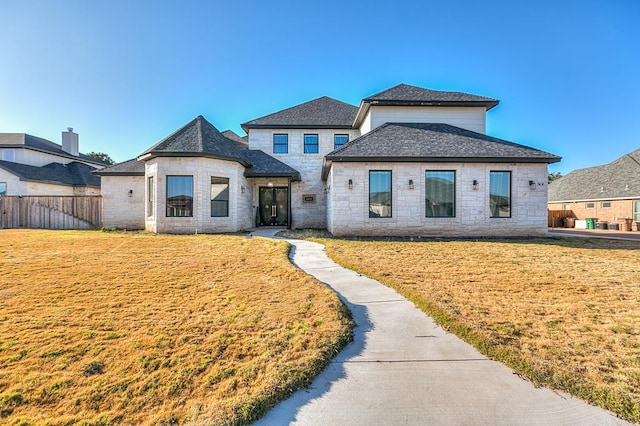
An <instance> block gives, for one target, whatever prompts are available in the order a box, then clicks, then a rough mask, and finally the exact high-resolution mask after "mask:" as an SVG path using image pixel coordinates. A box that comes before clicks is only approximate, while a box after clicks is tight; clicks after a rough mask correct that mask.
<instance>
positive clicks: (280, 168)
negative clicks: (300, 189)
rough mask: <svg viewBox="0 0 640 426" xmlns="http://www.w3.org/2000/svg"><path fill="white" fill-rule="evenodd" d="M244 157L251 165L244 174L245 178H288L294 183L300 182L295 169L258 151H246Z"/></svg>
mask: <svg viewBox="0 0 640 426" xmlns="http://www.w3.org/2000/svg"><path fill="white" fill-rule="evenodd" d="M245 155H246V158H247V160H248V161H249V162H250V163H251V167H249V168H248V169H246V170H245V172H244V175H245V176H246V177H290V178H292V179H293V180H294V181H297V180H300V173H299V172H298V171H297V170H296V169H294V168H293V167H290V166H289V165H287V164H285V163H283V162H282V161H280V160H278V159H275V158H273V157H272V156H270V155H269V154H266V153H264V152H263V151H261V150H259V149H248V150H247V152H246V153H245Z"/></svg>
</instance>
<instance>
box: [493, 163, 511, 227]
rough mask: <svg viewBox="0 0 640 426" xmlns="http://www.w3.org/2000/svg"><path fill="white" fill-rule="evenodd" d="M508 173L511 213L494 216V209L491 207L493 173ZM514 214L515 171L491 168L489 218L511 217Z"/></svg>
mask: <svg viewBox="0 0 640 426" xmlns="http://www.w3.org/2000/svg"><path fill="white" fill-rule="evenodd" d="M498 173H500V174H508V175H509V204H508V205H509V215H508V216H494V215H493V209H492V208H491V203H492V197H494V195H493V194H491V176H492V175H493V174H498ZM512 216H513V172H512V171H511V170H491V171H489V218H491V219H510V218H511V217H512Z"/></svg>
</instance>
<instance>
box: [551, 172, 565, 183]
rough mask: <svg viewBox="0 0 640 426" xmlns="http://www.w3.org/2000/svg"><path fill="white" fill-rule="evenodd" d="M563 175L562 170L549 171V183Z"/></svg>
mask: <svg viewBox="0 0 640 426" xmlns="http://www.w3.org/2000/svg"><path fill="white" fill-rule="evenodd" d="M561 177H562V173H560V172H555V173H549V175H548V179H549V183H551V182H553V181H554V180H558V179H560V178H561Z"/></svg>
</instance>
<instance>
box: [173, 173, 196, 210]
mask: <svg viewBox="0 0 640 426" xmlns="http://www.w3.org/2000/svg"><path fill="white" fill-rule="evenodd" d="M192 216H193V176H167V217H192Z"/></svg>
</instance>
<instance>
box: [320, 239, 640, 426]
mask: <svg viewBox="0 0 640 426" xmlns="http://www.w3.org/2000/svg"><path fill="white" fill-rule="evenodd" d="M320 241H321V242H322V243H323V244H325V245H326V247H327V253H328V254H329V255H330V256H331V257H332V258H333V259H334V260H335V261H337V262H338V263H340V264H342V265H344V266H346V267H348V268H351V269H354V270H357V271H358V272H361V273H363V274H366V275H368V276H371V277H373V278H375V279H377V280H379V281H381V282H383V283H385V284H388V285H389V286H391V287H393V288H395V289H397V290H399V291H400V292H401V293H402V294H404V295H405V296H406V297H408V298H409V299H411V300H412V301H414V303H416V305H418V306H419V307H420V308H421V309H423V310H424V311H425V312H426V313H428V314H430V315H431V316H433V317H434V318H435V319H436V320H437V321H438V322H439V323H440V324H442V325H443V326H444V327H445V328H447V329H449V330H450V331H452V332H453V333H456V334H458V335H459V336H461V337H462V338H464V339H465V340H467V341H468V342H470V343H472V344H473V345H474V346H476V347H477V348H478V349H479V350H480V351H481V352H483V353H485V354H486V355H488V356H490V357H492V358H494V359H497V360H499V361H501V362H504V363H505V364H507V365H509V366H510V367H512V368H513V369H514V370H516V371H517V372H519V373H520V374H521V375H523V376H525V377H527V378H528V379H529V380H531V381H533V382H534V383H536V384H540V385H546V386H549V387H553V388H558V389H563V390H565V391H568V392H569V393H572V394H574V395H576V396H578V397H581V398H583V399H585V400H586V401H588V402H591V403H593V404H596V405H600V406H602V407H604V408H606V409H609V410H611V411H613V412H615V413H617V414H618V415H620V416H621V417H623V418H626V419H628V420H631V421H633V422H640V243H636V242H624V241H608V240H598V239H579V238H572V239H552V238H548V239H522V240H504V241H430V242H385V241H350V240H340V239H322V240H320Z"/></svg>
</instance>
